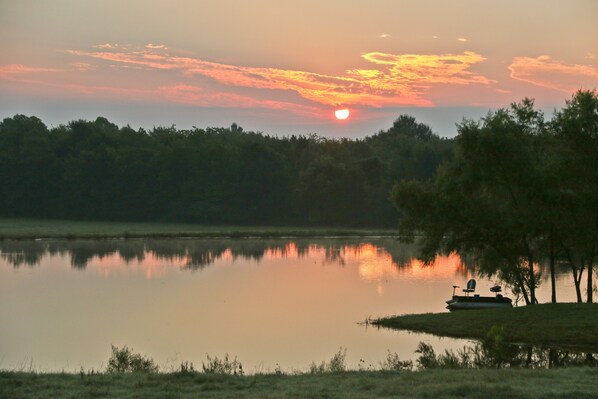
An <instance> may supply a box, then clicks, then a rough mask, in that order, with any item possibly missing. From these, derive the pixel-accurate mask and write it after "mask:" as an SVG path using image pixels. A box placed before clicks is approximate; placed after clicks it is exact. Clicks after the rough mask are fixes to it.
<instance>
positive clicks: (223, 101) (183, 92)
mask: <svg viewBox="0 0 598 399" xmlns="http://www.w3.org/2000/svg"><path fill="white" fill-rule="evenodd" d="M155 94H157V95H160V96H161V97H163V98H165V99H167V100H169V101H171V102H175V103H181V104H186V105H196V106H201V107H220V108H223V107H224V108H231V107H233V108H267V109H278V110H291V111H293V112H294V113H296V114H300V115H305V116H309V117H312V118H313V117H322V113H321V111H320V109H319V108H315V107H309V106H303V105H298V104H295V103H290V102H285V101H273V100H260V99H257V98H254V97H249V96H244V95H241V94H237V93H224V92H214V91H209V90H206V89H204V88H201V87H197V86H192V85H187V84H176V85H172V86H161V87H159V88H158V89H157V90H156V93H155Z"/></svg>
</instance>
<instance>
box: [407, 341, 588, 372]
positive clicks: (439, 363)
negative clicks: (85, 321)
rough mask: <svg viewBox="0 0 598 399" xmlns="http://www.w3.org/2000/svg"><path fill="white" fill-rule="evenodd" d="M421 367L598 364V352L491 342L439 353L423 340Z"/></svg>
mask: <svg viewBox="0 0 598 399" xmlns="http://www.w3.org/2000/svg"><path fill="white" fill-rule="evenodd" d="M416 353H418V355H419V357H418V358H417V360H416V362H415V365H416V366H417V368H418V369H432V368H534V369H537V368H545V369H546V368H558V367H571V366H587V367H596V366H598V355H597V353H596V352H595V351H583V350H579V349H565V348H554V347H542V346H533V345H525V344H518V345H516V344H505V343H500V344H499V345H494V344H492V343H489V342H482V343H476V344H475V345H471V346H464V347H463V348H461V349H458V350H456V351H453V350H446V351H445V352H444V353H441V354H438V355H437V354H436V353H435V351H434V348H433V347H432V345H429V344H426V343H425V342H420V343H419V345H418V348H417V350H416ZM413 366H414V365H413V364H412V363H411V364H410V365H409V368H410V369H412V368H413Z"/></svg>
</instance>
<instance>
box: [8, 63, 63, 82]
mask: <svg viewBox="0 0 598 399" xmlns="http://www.w3.org/2000/svg"><path fill="white" fill-rule="evenodd" d="M62 71H63V70H62V69H57V68H38V67H30V66H26V65H22V64H8V65H4V66H0V78H4V79H6V78H10V77H12V76H17V75H26V74H34V73H46V72H62Z"/></svg>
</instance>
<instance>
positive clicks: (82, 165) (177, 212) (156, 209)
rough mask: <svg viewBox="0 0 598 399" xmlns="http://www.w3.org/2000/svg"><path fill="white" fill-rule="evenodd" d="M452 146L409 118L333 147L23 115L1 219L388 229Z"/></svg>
mask: <svg viewBox="0 0 598 399" xmlns="http://www.w3.org/2000/svg"><path fill="white" fill-rule="evenodd" d="M451 143H452V142H451V141H450V140H442V139H440V138H438V137H437V136H436V135H434V134H433V133H432V131H431V130H430V128H429V127H427V126H426V125H423V124H419V123H417V122H415V120H414V119H413V118H411V117H407V116H401V117H399V118H398V119H397V121H396V122H395V123H394V125H393V127H392V128H390V129H389V130H387V131H381V132H379V133H378V134H375V135H373V136H371V137H368V138H367V139H363V140H348V139H339V140H333V139H325V138H321V137H318V136H315V135H311V136H291V137H280V138H278V137H273V136H268V135H264V134H262V133H255V132H246V131H244V130H243V129H242V128H241V127H240V126H238V125H236V124H233V125H232V126H231V127H230V128H207V129H198V128H193V129H190V130H180V129H176V128H175V127H174V126H172V127H155V128H153V129H152V130H150V131H145V130H143V129H139V130H135V129H132V128H131V127H129V126H124V127H120V128H119V127H118V126H116V125H115V124H113V123H111V122H109V121H108V120H107V119H106V118H103V117H98V118H97V119H96V120H95V121H85V120H76V121H71V122H69V123H67V124H65V125H60V126H57V127H53V128H50V129H48V128H47V127H46V126H45V125H44V124H43V123H42V121H41V120H40V119H38V118H36V117H34V116H31V117H28V116H24V115H15V116H14V117H12V118H5V119H4V120H3V121H1V122H0V217H38V218H39V217H44V218H62V219H70V220H110V221H169V222H183V221H184V222H186V223H190V222H191V223H204V224H220V225H223V224H226V225H229V224H234V225H289V224H292V225H310V226H322V225H326V226H369V227H374V226H377V227H388V226H394V225H395V223H396V215H395V211H394V210H393V208H392V205H391V203H390V202H389V201H388V193H389V192H390V190H391V188H392V185H393V184H394V182H395V181H396V180H399V179H403V178H415V179H427V178H429V177H431V176H432V174H433V173H434V171H435V170H436V168H437V167H438V165H439V164H440V163H442V162H443V161H444V160H446V159H448V157H449V156H450V153H451Z"/></svg>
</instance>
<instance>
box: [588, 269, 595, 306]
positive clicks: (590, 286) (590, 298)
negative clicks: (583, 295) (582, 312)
mask: <svg viewBox="0 0 598 399" xmlns="http://www.w3.org/2000/svg"><path fill="white" fill-rule="evenodd" d="M592 267H593V266H592V262H589V263H588V303H592V302H593V301H594V285H593V284H592V283H593V281H592V279H593V278H594V276H592Z"/></svg>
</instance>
